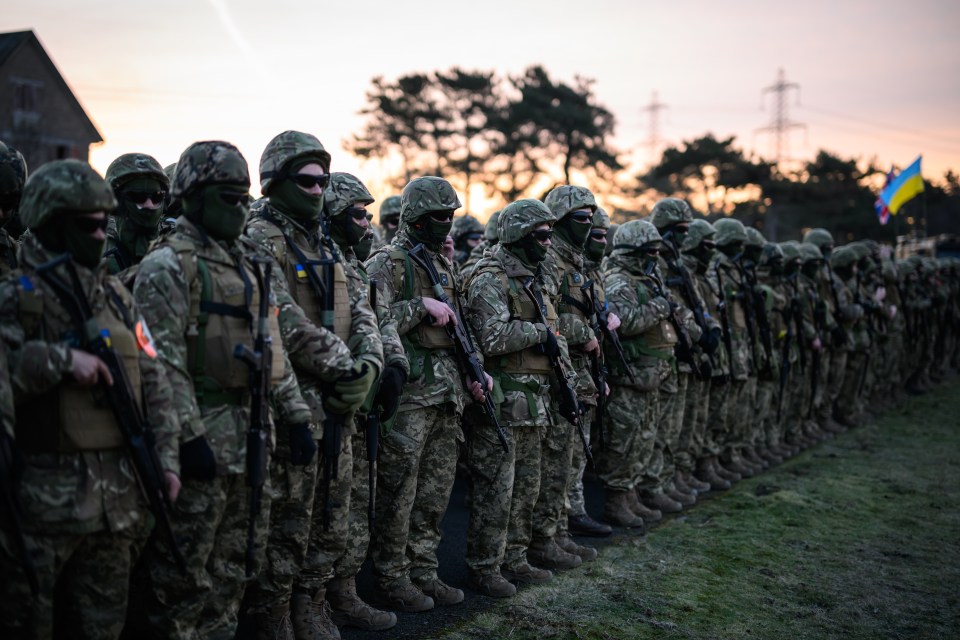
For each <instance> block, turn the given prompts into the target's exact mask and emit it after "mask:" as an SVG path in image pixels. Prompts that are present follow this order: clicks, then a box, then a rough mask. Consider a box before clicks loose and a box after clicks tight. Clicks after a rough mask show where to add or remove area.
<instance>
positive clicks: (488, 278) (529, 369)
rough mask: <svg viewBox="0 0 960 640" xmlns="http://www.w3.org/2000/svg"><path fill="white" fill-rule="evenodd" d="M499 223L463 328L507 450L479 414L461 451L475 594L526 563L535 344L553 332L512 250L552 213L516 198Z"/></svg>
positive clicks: (471, 286) (544, 392)
mask: <svg viewBox="0 0 960 640" xmlns="http://www.w3.org/2000/svg"><path fill="white" fill-rule="evenodd" d="M500 220H501V221H502V224H503V226H504V233H505V234H508V236H507V237H508V240H509V242H507V243H506V246H505V245H504V244H500V245H497V246H495V247H494V248H493V250H492V251H491V252H490V253H489V254H488V255H487V256H485V257H484V258H482V259H481V260H480V261H479V262H478V263H477V266H476V268H475V269H474V271H473V275H472V277H471V279H470V281H469V283H468V293H467V311H468V315H469V318H470V324H471V327H472V329H473V331H474V334H475V335H476V336H477V345H478V347H479V349H480V350H481V351H482V352H483V355H484V357H485V359H486V361H487V366H488V368H489V371H490V374H491V375H492V376H493V379H494V392H493V394H494V399H495V401H496V402H497V403H498V405H499V406H498V408H499V414H500V423H501V425H502V426H503V427H504V429H505V431H506V433H507V439H508V443H509V445H510V447H509V451H508V452H507V453H504V451H503V449H502V447H501V444H500V442H499V441H498V440H497V436H496V434H495V433H494V430H493V427H492V425H490V423H489V422H488V421H487V420H486V419H485V418H483V417H482V416H480V417H478V418H477V419H476V420H475V421H474V423H473V426H472V428H471V430H470V433H469V437H468V447H467V463H468V466H469V469H470V473H471V476H472V479H473V501H472V505H471V510H470V524H469V529H468V534H467V557H466V561H467V566H468V567H469V568H470V571H471V572H472V574H473V578H474V580H475V582H476V583H477V584H478V585H479V588H480V589H481V591H482V592H483V590H484V589H489V587H486V586H485V585H486V584H488V582H489V581H491V580H493V581H499V580H502V578H499V576H500V567H501V565H504V566H505V567H506V568H507V569H509V570H511V571H513V572H516V571H518V570H519V567H522V566H523V565H526V564H527V557H526V553H527V547H528V546H529V545H530V541H531V535H532V532H533V509H534V505H535V503H536V500H537V495H538V493H539V487H540V438H541V433H542V432H544V431H545V430H546V429H547V428H548V427H549V425H550V414H549V400H548V389H549V385H550V374H551V372H552V368H551V365H550V362H549V360H548V358H547V356H546V355H544V354H543V353H542V350H541V349H538V345H540V344H541V343H543V342H545V341H546V340H547V336H546V333H547V331H555V328H550V327H547V326H545V325H544V324H543V323H542V322H541V321H540V317H539V314H538V313H537V310H536V307H534V306H533V305H534V302H533V301H532V299H531V297H530V295H529V294H528V293H527V292H526V291H525V287H527V286H529V285H532V286H533V287H534V288H535V289H536V290H538V291H539V293H540V296H541V297H542V298H543V301H544V306H545V308H546V314H545V315H546V317H547V320H548V321H552V322H554V327H555V323H556V312H555V311H554V304H553V300H552V297H551V296H550V295H549V294H547V295H544V290H543V287H542V282H541V281H540V274H539V269H538V268H537V265H536V264H530V263H531V262H532V260H531V259H530V258H526V259H525V258H524V255H525V254H524V253H523V251H520V250H517V249H516V248H515V247H514V245H515V243H517V242H520V241H522V240H523V239H524V238H525V237H529V235H528V234H529V232H530V231H532V230H533V229H535V228H537V227H539V226H541V225H543V224H552V223H553V222H554V220H555V218H554V215H553V213H552V212H551V211H550V210H549V209H548V208H547V207H546V206H545V205H544V204H543V203H541V202H539V201H537V200H532V199H527V200H519V201H517V202H514V203H512V204H510V205H508V206H507V207H506V208H505V209H504V210H503V213H502V214H501V218H500ZM498 578H499V580H498ZM506 591H507V593H506V594H507V595H509V592H510V589H509V588H507V590H506Z"/></svg>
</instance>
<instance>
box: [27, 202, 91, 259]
mask: <svg viewBox="0 0 960 640" xmlns="http://www.w3.org/2000/svg"><path fill="white" fill-rule="evenodd" d="M106 223H107V219H106V217H104V219H103V222H102V223H97V222H94V221H93V220H91V219H90V218H86V217H81V216H79V215H76V214H69V213H67V214H62V215H59V216H57V217H56V218H55V219H53V220H50V221H49V222H47V223H46V224H44V225H43V226H41V227H39V228H37V229H36V230H35V233H36V236H37V239H38V240H40V244H42V245H43V246H44V247H46V248H47V249H49V250H50V251H53V252H55V253H64V252H66V253H69V254H70V255H71V256H72V257H73V259H74V260H75V261H76V262H77V263H79V264H81V265H83V266H85V267H87V268H88V269H93V268H95V267H96V266H97V265H98V264H100V259H101V258H102V257H103V247H104V245H106V240H107V239H106V236H104V237H103V238H96V237H94V234H95V233H96V232H97V229H103V230H106Z"/></svg>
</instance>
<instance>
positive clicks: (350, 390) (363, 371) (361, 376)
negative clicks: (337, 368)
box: [326, 358, 378, 415]
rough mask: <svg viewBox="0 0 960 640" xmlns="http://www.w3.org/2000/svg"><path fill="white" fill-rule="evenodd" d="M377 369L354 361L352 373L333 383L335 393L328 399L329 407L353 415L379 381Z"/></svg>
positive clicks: (359, 360) (360, 361) (365, 363)
mask: <svg viewBox="0 0 960 640" xmlns="http://www.w3.org/2000/svg"><path fill="white" fill-rule="evenodd" d="M377 375H378V372H377V367H376V365H374V364H373V363H371V362H368V361H367V360H364V359H363V358H360V359H358V360H356V361H354V363H353V366H352V367H351V368H350V373H348V374H347V375H345V376H343V377H341V378H340V379H339V380H337V381H336V382H334V383H333V392H332V393H331V394H330V395H329V396H328V397H327V399H326V400H327V406H328V407H329V408H330V409H331V410H332V411H333V412H334V413H339V414H343V415H347V414H350V413H353V412H354V411H356V410H357V409H359V408H360V405H362V404H363V401H364V400H366V398H367V394H368V393H370V388H371V387H373V383H374V382H376V381H377Z"/></svg>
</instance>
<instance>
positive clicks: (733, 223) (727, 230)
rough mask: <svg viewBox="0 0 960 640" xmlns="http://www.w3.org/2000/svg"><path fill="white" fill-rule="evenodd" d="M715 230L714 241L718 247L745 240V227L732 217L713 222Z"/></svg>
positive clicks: (744, 241)
mask: <svg viewBox="0 0 960 640" xmlns="http://www.w3.org/2000/svg"><path fill="white" fill-rule="evenodd" d="M713 228H714V230H716V232H717V235H716V242H717V246H718V247H725V246H727V245H728V244H733V243H735V242H743V243H746V242H747V229H746V227H744V226H743V223H742V222H740V221H739V220H736V219H734V218H722V219H720V220H717V221H716V222H714V223H713Z"/></svg>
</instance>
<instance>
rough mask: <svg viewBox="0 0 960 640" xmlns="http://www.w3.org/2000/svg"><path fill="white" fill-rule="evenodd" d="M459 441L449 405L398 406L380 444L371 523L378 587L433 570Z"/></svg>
mask: <svg viewBox="0 0 960 640" xmlns="http://www.w3.org/2000/svg"><path fill="white" fill-rule="evenodd" d="M462 440H463V432H462V431H461V429H460V416H459V415H457V414H456V413H455V411H454V406H453V405H452V404H442V405H437V406H431V407H424V408H420V409H414V410H411V411H401V412H400V413H398V414H397V417H396V419H395V421H394V425H393V430H391V431H390V433H388V434H387V435H386V436H385V437H384V438H383V440H382V442H381V444H380V463H379V472H378V474H377V476H378V477H377V522H376V528H375V530H374V532H373V536H372V539H371V544H370V556H371V558H372V560H373V573H374V577H375V580H376V582H377V585H378V586H379V587H380V588H381V589H395V588H397V587H401V586H403V585H405V584H408V583H409V582H410V580H411V578H413V579H415V580H431V579H435V578H436V574H437V566H438V562H437V547H439V546H440V521H441V520H443V515H444V513H446V510H447V504H448V503H449V502H450V492H451V491H452V490H453V481H454V477H455V474H456V468H457V455H458V443H459V442H461V441H462Z"/></svg>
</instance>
